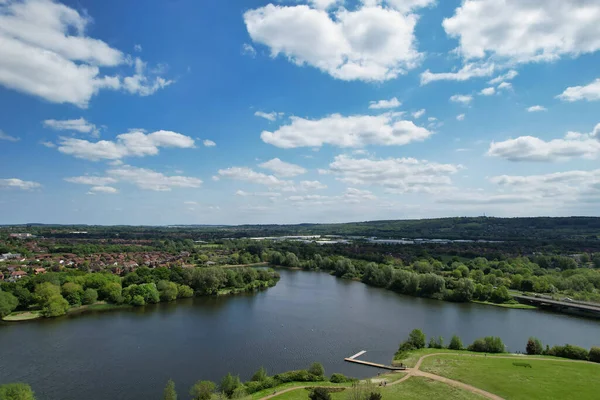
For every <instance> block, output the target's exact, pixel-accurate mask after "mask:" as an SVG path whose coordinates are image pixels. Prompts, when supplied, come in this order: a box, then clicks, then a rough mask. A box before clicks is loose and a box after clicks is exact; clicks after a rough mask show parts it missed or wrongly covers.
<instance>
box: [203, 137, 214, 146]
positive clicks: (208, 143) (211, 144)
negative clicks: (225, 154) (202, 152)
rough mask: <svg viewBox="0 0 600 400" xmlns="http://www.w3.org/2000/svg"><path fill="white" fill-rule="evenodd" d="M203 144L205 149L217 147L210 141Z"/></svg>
mask: <svg viewBox="0 0 600 400" xmlns="http://www.w3.org/2000/svg"><path fill="white" fill-rule="evenodd" d="M202 144H203V145H204V147H215V146H216V145H217V144H216V143H215V142H213V141H212V140H208V139H206V140H204V141H203V142H202Z"/></svg>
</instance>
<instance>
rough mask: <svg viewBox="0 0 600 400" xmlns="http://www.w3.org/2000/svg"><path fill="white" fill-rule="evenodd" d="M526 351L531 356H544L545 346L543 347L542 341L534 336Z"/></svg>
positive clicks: (529, 341)
mask: <svg viewBox="0 0 600 400" xmlns="http://www.w3.org/2000/svg"><path fill="white" fill-rule="evenodd" d="M525 351H526V352H527V354H529V355H535V354H542V353H543V352H544V346H542V342H541V341H540V339H538V338H536V337H533V336H532V337H530V338H529V340H528V341H527V346H526V347H525Z"/></svg>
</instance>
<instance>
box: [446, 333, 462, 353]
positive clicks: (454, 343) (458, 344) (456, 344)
mask: <svg viewBox="0 0 600 400" xmlns="http://www.w3.org/2000/svg"><path fill="white" fill-rule="evenodd" d="M448 348H449V349H451V350H462V349H463V344H462V340H460V338H459V337H458V336H456V335H454V336H452V339H451V340H450V344H449V345H448Z"/></svg>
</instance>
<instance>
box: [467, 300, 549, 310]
mask: <svg viewBox="0 0 600 400" xmlns="http://www.w3.org/2000/svg"><path fill="white" fill-rule="evenodd" d="M472 302H473V303H477V304H484V305H486V306H496V307H502V308H513V309H515V310H535V309H537V307H535V306H530V305H529V304H521V303H514V304H511V303H503V304H498V303H492V302H490V301H479V300H472Z"/></svg>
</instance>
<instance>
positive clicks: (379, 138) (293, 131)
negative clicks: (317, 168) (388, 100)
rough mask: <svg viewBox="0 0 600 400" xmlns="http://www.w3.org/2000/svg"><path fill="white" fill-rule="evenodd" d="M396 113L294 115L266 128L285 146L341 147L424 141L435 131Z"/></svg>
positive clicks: (268, 139) (265, 136) (265, 135)
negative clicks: (276, 126)
mask: <svg viewBox="0 0 600 400" xmlns="http://www.w3.org/2000/svg"><path fill="white" fill-rule="evenodd" d="M396 115H397V114H395V113H385V114H381V115H377V116H371V115H353V116H348V117H345V116H342V115H340V114H332V115H329V116H327V117H324V118H322V119H318V120H309V119H304V118H299V117H291V118H290V119H291V124H289V125H285V126H281V127H279V129H277V130H276V131H274V132H269V131H263V132H262V133H261V135H260V137H261V139H262V140H263V141H264V142H265V143H269V144H272V145H274V146H277V147H281V148H286V149H289V148H294V147H320V146H323V145H324V144H330V145H333V146H338V147H364V146H366V145H382V146H401V145H405V144H408V143H411V142H414V141H423V140H425V139H427V138H428V137H429V136H431V135H432V134H433V133H432V132H430V131H428V130H427V129H426V128H423V127H419V126H416V125H415V124H414V123H413V122H412V121H404V120H400V119H398V118H397V117H396Z"/></svg>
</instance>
